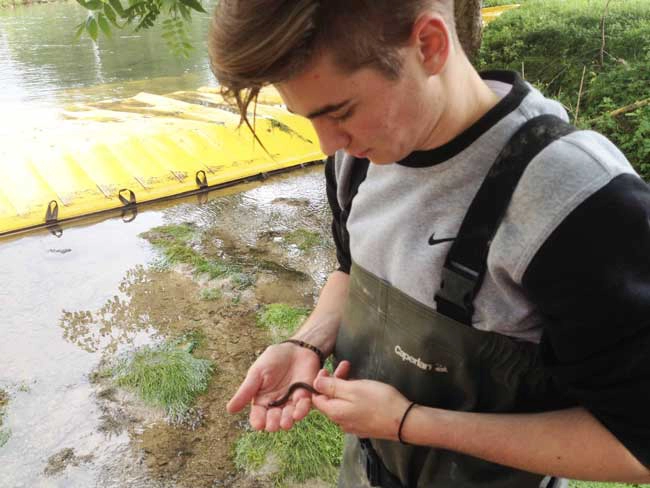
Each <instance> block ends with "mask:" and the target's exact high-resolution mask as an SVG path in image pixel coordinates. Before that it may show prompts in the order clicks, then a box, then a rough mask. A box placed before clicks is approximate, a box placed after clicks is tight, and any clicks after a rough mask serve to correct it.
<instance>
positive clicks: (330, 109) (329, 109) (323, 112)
mask: <svg viewBox="0 0 650 488" xmlns="http://www.w3.org/2000/svg"><path fill="white" fill-rule="evenodd" d="M350 101H351V100H345V101H344V102H341V103H335V104H330V105H325V106H324V107H321V108H319V109H317V110H314V111H313V112H311V113H309V114H307V115H306V116H305V117H307V118H308V119H315V118H316V117H320V116H322V115H326V114H329V113H332V112H336V111H337V110H340V109H342V108H343V107H345V106H346V105H347V104H349V103H350ZM287 110H288V111H289V112H291V113H292V114H293V113H295V112H294V111H293V110H291V109H290V108H289V107H287Z"/></svg>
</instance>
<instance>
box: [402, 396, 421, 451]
mask: <svg viewBox="0 0 650 488" xmlns="http://www.w3.org/2000/svg"><path fill="white" fill-rule="evenodd" d="M416 405H417V403H415V402H411V404H410V405H409V406H408V407H407V409H406V411H405V412H404V415H402V421H401V422H400V423H399V429H397V438H398V439H399V441H400V443H402V444H404V445H406V446H408V445H409V443H408V442H404V441H403V440H402V427H404V421H405V420H406V416H407V415H408V414H409V412H410V411H411V409H412V408H413V407H414V406H416Z"/></svg>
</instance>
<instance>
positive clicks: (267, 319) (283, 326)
mask: <svg viewBox="0 0 650 488" xmlns="http://www.w3.org/2000/svg"><path fill="white" fill-rule="evenodd" d="M308 316H309V310H308V309H306V308H300V307H291V306H289V305H286V304H284V303H272V304H270V305H266V306H264V307H263V308H262V309H261V310H260V312H259V313H258V314H257V324H258V325H259V326H260V327H264V328H265V329H268V330H269V331H270V332H271V333H272V334H273V336H274V337H275V338H276V340H277V341H281V340H284V339H286V338H287V337H289V336H290V335H292V334H293V333H294V332H295V331H296V330H297V329H298V327H300V325H301V324H302V323H303V322H304V321H305V319H306V318H307V317H308Z"/></svg>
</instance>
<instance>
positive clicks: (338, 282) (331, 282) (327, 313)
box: [293, 271, 350, 356]
mask: <svg viewBox="0 0 650 488" xmlns="http://www.w3.org/2000/svg"><path fill="white" fill-rule="evenodd" d="M349 281H350V276H349V275H348V274H347V273H343V272H342V271H335V272H334V273H332V274H331V275H330V276H329V278H328V279H327V282H326V283H325V286H323V289H322V290H321V293H320V296H319V298H318V303H317V304H316V307H315V308H314V311H313V312H312V313H311V315H310V316H309V318H308V319H307V320H306V321H305V323H304V324H303V325H302V327H300V329H299V330H298V332H296V333H295V334H294V335H293V338H295V339H300V340H303V341H305V342H308V343H309V344H312V345H314V346H316V347H318V348H319V349H320V350H321V351H323V353H324V354H325V356H329V355H330V354H331V353H332V351H333V350H334V343H335V341H336V334H337V333H338V329H339V325H340V323H341V317H342V315H343V307H344V306H345V302H346V300H347V296H348V287H349Z"/></svg>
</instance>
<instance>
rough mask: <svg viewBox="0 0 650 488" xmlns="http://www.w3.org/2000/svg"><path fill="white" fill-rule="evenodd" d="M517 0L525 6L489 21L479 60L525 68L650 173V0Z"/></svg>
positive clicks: (575, 116)
mask: <svg viewBox="0 0 650 488" xmlns="http://www.w3.org/2000/svg"><path fill="white" fill-rule="evenodd" d="M490 3H491V4H501V3H505V2H501V1H495V0H493V1H492V2H490ZM508 3H515V2H508ZM516 3H521V4H522V6H521V8H518V9H514V10H510V11H508V12H506V13H504V14H503V15H502V16H501V17H500V18H499V20H498V21H496V22H493V23H491V24H489V25H488V27H487V28H486V29H485V33H484V37H483V45H482V47H481V51H480V54H479V59H478V61H477V65H478V68H479V69H481V70H486V69H512V70H516V71H519V72H523V74H524V76H525V78H526V79H527V80H528V81H530V82H531V83H533V84H534V85H535V86H537V87H538V88H540V89H541V90H542V92H544V93H545V94H546V95H547V96H550V97H553V98H556V99H557V100H559V101H560V102H561V103H562V104H563V105H564V106H565V108H566V109H567V111H568V112H569V115H570V117H571V120H572V122H574V123H575V124H576V125H577V126H578V127H580V128H583V129H594V130H597V131H599V132H601V133H603V134H604V135H606V136H607V137H608V138H609V139H611V140H612V141H613V142H614V143H615V144H616V145H617V146H618V147H619V148H620V149H621V150H622V151H623V152H624V153H625V154H626V155H627V157H628V159H629V160H630V162H631V163H632V164H633V165H634V167H635V168H636V170H637V171H638V172H639V173H640V174H641V176H643V177H644V178H645V179H646V180H648V179H650V88H649V87H650V2H647V1H646V0H625V1H622V0H611V1H607V0H590V1H586V0H576V1H571V2H568V1H563V0H526V1H523V2H516Z"/></svg>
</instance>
